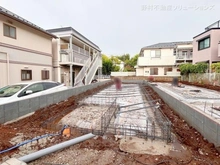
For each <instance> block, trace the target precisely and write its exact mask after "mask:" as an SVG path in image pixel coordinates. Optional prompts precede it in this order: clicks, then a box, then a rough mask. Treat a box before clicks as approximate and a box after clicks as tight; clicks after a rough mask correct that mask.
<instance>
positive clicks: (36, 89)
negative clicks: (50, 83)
mask: <svg viewBox="0 0 220 165" xmlns="http://www.w3.org/2000/svg"><path fill="white" fill-rule="evenodd" d="M43 90H44V86H43V84H42V83H36V84H33V85H30V86H29V87H27V88H26V89H24V90H23V91H22V92H21V93H19V95H18V97H22V96H26V95H30V94H33V93H37V92H41V91H43ZM27 91H31V93H27Z"/></svg>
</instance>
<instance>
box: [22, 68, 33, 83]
mask: <svg viewBox="0 0 220 165" xmlns="http://www.w3.org/2000/svg"><path fill="white" fill-rule="evenodd" d="M24 71H26V72H27V73H28V72H30V78H29V79H28V78H27V73H25V74H26V75H25V79H23V76H22V72H24ZM28 80H32V70H30V69H21V81H28Z"/></svg>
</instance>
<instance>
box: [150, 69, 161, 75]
mask: <svg viewBox="0 0 220 165" xmlns="http://www.w3.org/2000/svg"><path fill="white" fill-rule="evenodd" d="M152 69H153V70H154V71H153V74H152V72H151V70H152ZM155 69H157V71H156V72H157V74H155ZM158 72H159V69H158V68H150V75H158Z"/></svg>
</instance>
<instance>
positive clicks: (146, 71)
mask: <svg viewBox="0 0 220 165" xmlns="http://www.w3.org/2000/svg"><path fill="white" fill-rule="evenodd" d="M151 68H158V75H153V76H168V75H169V76H179V75H180V72H179V71H177V67H172V71H170V72H167V75H165V74H164V73H165V68H168V67H160V66H158V67H156V66H155V67H140V68H137V69H136V76H150V69H151Z"/></svg>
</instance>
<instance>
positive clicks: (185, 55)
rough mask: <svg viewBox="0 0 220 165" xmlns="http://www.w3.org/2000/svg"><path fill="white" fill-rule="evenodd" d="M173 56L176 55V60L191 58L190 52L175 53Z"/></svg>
mask: <svg viewBox="0 0 220 165" xmlns="http://www.w3.org/2000/svg"><path fill="white" fill-rule="evenodd" d="M174 56H176V60H183V61H185V60H193V55H192V53H177V54H174Z"/></svg>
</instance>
